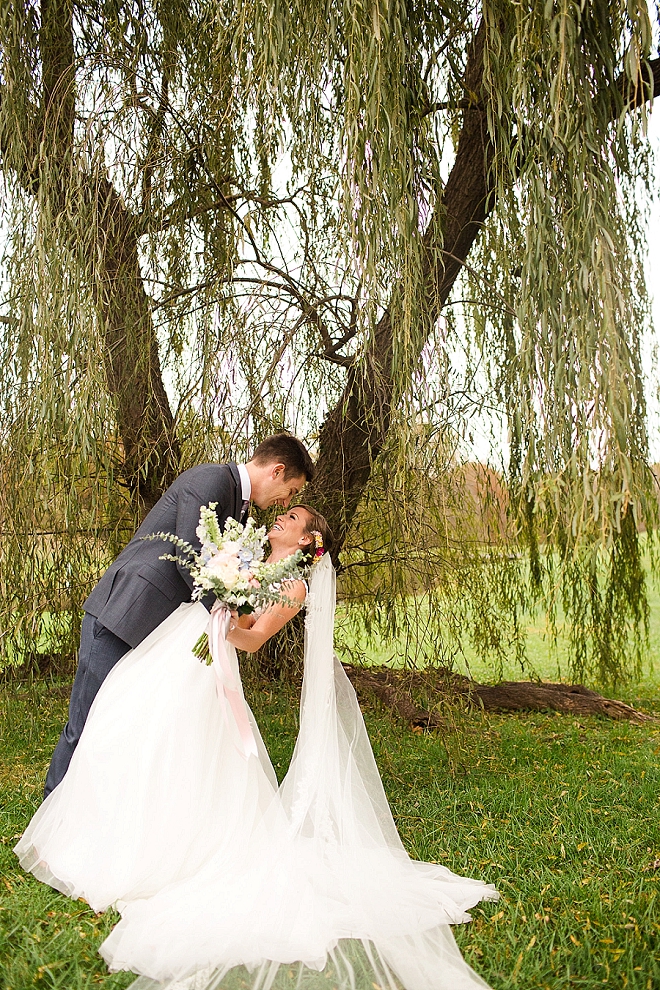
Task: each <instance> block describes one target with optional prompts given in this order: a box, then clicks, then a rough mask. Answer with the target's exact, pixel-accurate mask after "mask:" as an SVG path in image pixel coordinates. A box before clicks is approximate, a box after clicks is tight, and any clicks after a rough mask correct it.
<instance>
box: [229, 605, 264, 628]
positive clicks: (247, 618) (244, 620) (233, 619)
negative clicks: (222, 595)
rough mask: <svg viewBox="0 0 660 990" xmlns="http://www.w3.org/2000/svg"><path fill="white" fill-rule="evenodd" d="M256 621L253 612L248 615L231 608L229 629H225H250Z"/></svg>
mask: <svg viewBox="0 0 660 990" xmlns="http://www.w3.org/2000/svg"><path fill="white" fill-rule="evenodd" d="M256 621H257V616H256V615H254V614H253V613H251V614H250V615H239V614H238V612H237V611H236V610H235V609H232V610H231V612H230V613H229V629H228V630H227V631H228V632H233V630H234V629H251V628H252V626H253V625H254V624H255V622H256Z"/></svg>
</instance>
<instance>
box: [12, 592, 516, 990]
mask: <svg viewBox="0 0 660 990" xmlns="http://www.w3.org/2000/svg"><path fill="white" fill-rule="evenodd" d="M207 622H208V613H207V612H206V610H205V609H204V608H203V606H202V605H200V604H189V605H182V606H180V608H179V609H178V610H177V611H176V612H175V613H174V614H173V615H172V616H170V617H169V618H168V619H167V620H166V621H165V622H163V623H162V625H161V626H159V627H158V629H157V630H155V631H154V632H153V633H152V634H151V635H150V636H149V637H148V638H147V640H145V641H144V642H143V643H142V644H141V645H140V646H139V647H137V648H136V649H135V650H132V651H131V652H130V653H128V654H127V655H126V656H125V657H124V658H123V659H122V660H120V661H119V663H118V664H117V665H116V667H115V668H114V669H113V671H112V672H111V674H110V675H109V676H108V678H107V680H106V681H105V683H104V685H103V687H102V688H101V690H100V692H99V694H98V696H97V698H96V701H95V703H94V705H93V707H92V710H91V712H90V715H89V718H88V721H87V724H86V726H85V730H84V732H83V735H82V737H81V740H80V743H79V745H78V747H77V749H76V752H75V753H74V756H73V759H72V761H71V765H70V767H69V770H68V772H67V774H66V776H65V778H64V780H63V781H62V783H61V784H60V785H59V786H58V787H57V788H56V789H55V790H54V791H53V792H52V793H51V794H50V795H49V797H48V798H47V799H46V801H44V803H43V805H42V806H41V808H40V809H39V810H38V812H37V813H36V815H35V816H34V818H33V819H32V821H31V823H30V825H29V827H28V829H27V831H26V833H25V835H24V837H23V838H22V839H21V841H20V842H19V844H18V846H17V847H16V851H17V853H18V854H19V856H20V859H21V863H22V865H23V866H24V867H25V868H26V869H28V870H31V871H32V872H33V873H34V875H35V876H37V877H38V878H39V879H41V880H43V881H45V882H46V883H49V884H51V885H52V886H54V887H56V888H57V889H59V890H62V891H63V892H65V893H67V894H69V895H70V896H72V897H84V898H85V899H86V900H87V901H88V902H89V903H90V905H91V906H92V907H93V908H95V909H96V910H102V909H103V908H105V907H106V906H108V905H110V904H115V905H117V906H118V908H119V909H120V911H121V913H122V920H121V922H120V923H119V925H117V926H116V928H115V929H114V930H113V932H112V933H111V934H110V936H109V937H108V938H107V939H106V941H105V942H104V943H103V945H102V946H101V954H102V955H103V957H104V958H105V960H106V961H107V963H108V966H109V967H110V969H112V970H121V969H126V970H129V971H132V972H134V973H136V974H141V975H140V978H139V979H138V980H137V982H136V983H135V984H134V985H133V988H134V990H156V988H161V990H164V988H166V987H168V988H171V990H174V988H179V987H181V988H184V987H185V988H188V990H220V988H221V987H222V988H223V990H225V988H226V990H233V988H236V990H238V988H239V987H240V988H243V990H245V988H252V990H269V988H271V987H272V988H280V987H281V988H283V990H284V988H285V987H286V988H288V987H291V988H293V987H301V988H302V987H304V988H309V990H312V988H316V987H318V988H321V987H323V988H342V990H373V988H374V987H376V988H382V990H385V988H386V987H387V988H389V990H394V988H401V987H403V988H405V990H469V988H477V987H481V988H483V987H485V986H486V984H485V983H484V982H483V980H481V978H480V977H479V976H477V974H476V973H474V971H473V970H471V969H470V967H469V966H467V964H466V963H465V962H464V960H463V959H462V957H461V955H460V953H459V951H458V949H457V947H456V944H455V942H454V939H453V936H452V934H451V930H450V928H449V927H448V926H449V925H450V924H455V923H460V922H463V921H467V920H469V915H468V914H467V913H466V912H467V910H468V909H469V908H470V907H471V906H473V905H474V904H476V903H477V902H478V901H480V900H483V899H494V898H496V897H497V894H496V892H495V891H494V888H492V887H491V886H489V885H486V884H483V883H481V882H480V881H477V880H471V879H468V878H464V877H458V876H456V875H455V874H452V873H451V872H450V871H449V870H447V869H445V868H444V867H441V866H437V865H435V864H427V863H418V862H414V861H412V860H411V859H410V858H409V857H408V856H407V854H406V853H405V851H404V849H403V847H402V846H401V843H400V841H399V839H398V835H397V834H396V830H395V828H394V824H393V821H392V818H391V813H390V811H389V807H388V806H387V802H386V800H385V796H384V792H383V791H382V785H381V783H380V778H379V776H378V773H377V771H376V767H375V763H374V761H373V755H372V753H371V748H370V746H369V744H368V739H367V736H366V732H365V730H364V725H363V722H362V718H361V715H360V713H359V709H358V707H357V703H356V701H355V696H354V693H353V690H352V687H351V686H350V684H349V683H348V682H347V680H346V677H345V674H344V672H343V670H342V668H341V665H340V664H339V663H338V662H337V661H336V660H334V658H333V657H332V652H331V639H330V653H329V654H327V650H326V651H325V653H324V654H323V656H321V655H319V656H318V657H317V661H318V663H317V664H316V667H314V666H313V665H310V664H309V663H308V661H309V659H310V658H309V656H308V651H306V673H305V677H306V688H305V691H306V695H305V696H304V698H303V707H302V713H301V731H300V736H299V739H298V742H297V745H296V752H295V753H294V758H293V761H292V765H291V769H290V771H289V774H288V775H287V778H286V780H285V782H284V783H283V785H282V788H280V789H279V790H278V788H277V783H276V779H275V775H274V772H273V768H272V765H271V763H270V760H269V758H268V755H267V753H266V750H265V747H264V745H263V742H262V741H261V737H260V735H259V732H258V729H257V726H256V723H255V722H254V719H253V718H252V715H251V713H250V712H249V709H246V710H247V714H248V718H249V720H250V725H251V727H252V731H253V733H254V736H255V739H256V742H257V749H258V756H256V757H255V756H249V757H246V755H245V752H244V749H243V747H242V745H241V736H240V733H239V730H238V727H237V725H236V720H235V718H234V714H235V712H234V711H233V710H232V707H231V706H230V705H229V704H228V703H227V701H226V698H225V697H224V695H223V693H222V690H220V689H219V686H218V681H217V678H216V676H215V673H214V671H213V669H212V668H209V667H206V666H205V665H204V664H202V663H200V661H199V660H198V659H197V658H196V657H194V656H193V654H192V652H191V648H192V645H193V644H194V642H195V641H196V639H197V638H198V636H199V635H200V633H201V632H203V630H204V629H205V627H206V624H207ZM326 631H327V630H326ZM329 632H330V636H331V627H330V629H329ZM315 641H318V636H317V637H315ZM326 645H327V644H326ZM321 653H323V651H321ZM227 659H228V660H229V662H230V664H231V667H232V670H233V671H234V672H235V674H236V678H237V682H238V684H239V686H240V678H238V666H237V659H236V653H235V651H234V650H233V648H231V647H227Z"/></svg>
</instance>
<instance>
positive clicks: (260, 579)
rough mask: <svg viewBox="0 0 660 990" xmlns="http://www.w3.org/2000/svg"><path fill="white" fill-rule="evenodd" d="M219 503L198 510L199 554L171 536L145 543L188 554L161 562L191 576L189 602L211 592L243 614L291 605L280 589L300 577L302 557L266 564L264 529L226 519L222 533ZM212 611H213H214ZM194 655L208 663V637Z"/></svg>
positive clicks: (156, 536)
mask: <svg viewBox="0 0 660 990" xmlns="http://www.w3.org/2000/svg"><path fill="white" fill-rule="evenodd" d="M217 504H218V503H217V502H209V504H208V505H203V506H202V508H201V510H200V517H199V526H198V527H197V530H196V532H197V536H198V537H199V540H200V543H201V544H202V549H201V550H200V551H195V549H194V548H193V547H192V546H191V545H190V543H186V542H185V540H181V539H180V538H179V537H178V536H173V535H172V534H171V533H152V534H151V535H149V536H146V537H145V539H147V540H166V541H168V542H169V543H173V544H174V546H175V547H177V548H178V549H179V550H182V551H183V553H184V554H186V557H187V558H188V559H186V558H184V557H177V556H173V555H172V554H163V556H162V557H161V558H160V559H161V560H174V561H176V563H178V564H181V565H182V566H183V567H185V568H187V569H188V570H189V571H190V573H191V574H192V577H193V586H194V587H193V595H192V600H193V601H199V599H200V598H203V597H204V595H205V594H206V593H207V592H209V591H210V592H213V594H214V595H215V596H216V597H217V599H218V602H219V603H220V605H222V606H225V607H226V608H229V609H235V610H236V611H237V612H238V613H239V615H247V614H248V613H250V612H254V610H255V609H256V608H259V607H260V606H263V605H269V604H272V603H273V602H281V603H283V604H289V603H290V600H289V599H288V598H287V596H286V595H285V594H284V593H283V591H282V589H281V585H282V583H283V582H286V581H295V580H298V579H300V578H302V577H303V571H302V569H301V567H300V562H301V560H302V557H303V554H302V551H301V550H296V552H295V553H292V554H291V555H290V556H289V557H285V558H284V559H283V560H278V561H275V563H272V564H269V563H267V562H266V561H264V544H265V543H266V527H265V526H260V527H259V528H258V529H257V528H256V527H255V522H254V519H252V518H249V519H248V520H247V522H246V523H245V525H242V524H241V523H239V522H236V520H235V519H231V518H229V519H228V520H227V522H226V523H225V528H224V530H223V531H221V530H220V524H219V523H218V517H217V516H216V514H215V512H214V509H215V507H216V505H217ZM214 607H215V606H214ZM193 653H194V654H195V656H198V657H199V658H200V659H201V660H205V661H206V663H207V664H210V663H211V662H212V660H211V653H210V650H209V640H208V635H207V633H203V634H202V635H201V636H200V638H199V639H198V640H197V642H196V643H195V646H194V647H193Z"/></svg>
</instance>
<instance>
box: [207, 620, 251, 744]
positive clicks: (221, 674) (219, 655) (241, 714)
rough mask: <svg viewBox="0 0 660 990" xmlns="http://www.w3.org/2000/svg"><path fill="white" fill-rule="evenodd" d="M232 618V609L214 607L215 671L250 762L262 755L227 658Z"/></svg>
mask: <svg viewBox="0 0 660 990" xmlns="http://www.w3.org/2000/svg"><path fill="white" fill-rule="evenodd" d="M230 618H231V616H230V614H229V609H228V608H226V606H224V605H220V604H216V605H214V606H213V608H212V610H211V621H210V628H209V646H210V648H211V656H212V657H213V664H212V666H213V670H214V671H215V676H216V680H217V686H218V691H219V692H220V691H221V692H222V693H223V694H224V696H225V698H226V699H227V702H228V703H229V707H230V708H231V711H232V714H233V716H234V721H235V722H236V727H237V728H238V732H239V735H240V737H241V743H242V746H243V748H242V750H240V749H239V752H240V753H241V755H242V756H244V757H245V759H248V757H250V756H257V755H258V750H257V741H256V739H255V738H254V733H253V731H252V726H251V725H250V719H249V717H248V713H247V706H246V704H245V699H244V698H243V695H242V693H241V691H240V690H239V688H238V685H237V683H236V679H235V677H234V673H233V671H232V669H231V665H230V663H229V657H228V656H227V641H226V636H227V630H228V628H229V620H230ZM237 748H238V747H237Z"/></svg>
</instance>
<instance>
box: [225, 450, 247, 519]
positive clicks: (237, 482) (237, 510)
mask: <svg viewBox="0 0 660 990" xmlns="http://www.w3.org/2000/svg"><path fill="white" fill-rule="evenodd" d="M227 467H228V468H229V471H230V473H231V476H232V478H233V480H234V494H233V499H234V506H233V509H232V510H231V512H230V515H231V517H232V518H233V519H236V520H237V521H238V522H240V519H241V514H242V512H243V494H242V485H241V476H240V474H239V473H238V468H237V467H236V465H235V464H228V465H227Z"/></svg>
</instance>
